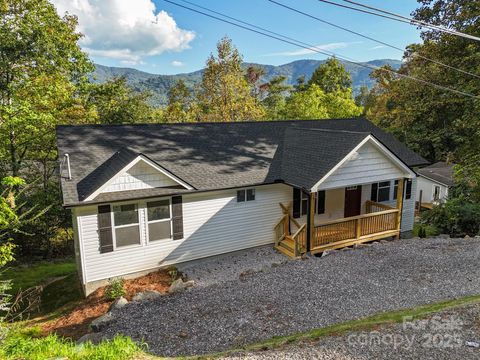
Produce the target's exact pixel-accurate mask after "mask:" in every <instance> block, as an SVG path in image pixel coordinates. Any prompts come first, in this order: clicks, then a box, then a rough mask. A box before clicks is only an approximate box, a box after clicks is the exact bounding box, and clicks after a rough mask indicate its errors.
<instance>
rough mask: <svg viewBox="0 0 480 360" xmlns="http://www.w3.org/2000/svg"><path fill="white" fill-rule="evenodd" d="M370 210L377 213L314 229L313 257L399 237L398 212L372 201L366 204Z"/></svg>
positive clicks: (334, 222)
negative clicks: (321, 253) (348, 247)
mask: <svg viewBox="0 0 480 360" xmlns="http://www.w3.org/2000/svg"><path fill="white" fill-rule="evenodd" d="M369 206H370V208H369ZM378 209H381V211H378ZM369 210H370V211H374V210H377V211H375V212H371V213H368V214H364V215H359V216H353V217H349V218H344V219H339V220H334V221H330V222H327V223H323V224H320V225H317V226H315V227H314V231H313V238H312V239H311V248H310V251H311V252H312V254H315V253H319V252H323V251H325V250H329V249H338V248H342V247H346V246H350V245H353V244H358V243H362V242H368V241H373V240H377V239H382V238H386V237H390V236H398V235H399V233H400V229H399V224H398V221H399V216H398V215H399V211H400V210H398V209H395V208H391V207H389V206H386V205H383V204H378V203H373V202H370V204H369V203H367V211H369Z"/></svg>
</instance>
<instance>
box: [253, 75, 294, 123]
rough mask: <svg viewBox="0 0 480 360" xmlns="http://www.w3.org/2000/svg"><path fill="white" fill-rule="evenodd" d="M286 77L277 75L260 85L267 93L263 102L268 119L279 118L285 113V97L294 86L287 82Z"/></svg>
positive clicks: (262, 90)
mask: <svg viewBox="0 0 480 360" xmlns="http://www.w3.org/2000/svg"><path fill="white" fill-rule="evenodd" d="M286 79H287V78H286V77H285V76H276V77H274V78H272V79H271V80H270V81H269V82H268V83H265V84H263V85H261V86H260V90H261V92H262V93H266V95H265V97H264V99H263V100H262V104H263V106H264V107H265V111H266V118H267V119H270V120H277V119H281V118H282V117H283V115H284V111H285V105H286V101H285V97H286V96H287V94H288V93H289V92H290V91H292V86H290V85H287V84H285V80H286Z"/></svg>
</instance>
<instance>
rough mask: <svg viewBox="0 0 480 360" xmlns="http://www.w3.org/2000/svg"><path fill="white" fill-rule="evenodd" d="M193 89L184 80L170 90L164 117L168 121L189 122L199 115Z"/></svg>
mask: <svg viewBox="0 0 480 360" xmlns="http://www.w3.org/2000/svg"><path fill="white" fill-rule="evenodd" d="M192 97H193V94H192V91H191V90H190V89H189V88H188V87H187V85H186V84H185V82H184V81H183V80H181V79H180V80H178V81H177V83H176V84H175V85H174V86H172V87H171V88H170V89H169V90H168V105H167V108H166V109H165V113H164V119H165V121H166V122H173V123H175V122H188V121H193V120H194V119H195V118H196V116H197V112H198V111H197V110H198V109H197V107H196V106H195V105H196V104H195V102H194V100H193V98H192Z"/></svg>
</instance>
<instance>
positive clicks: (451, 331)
mask: <svg viewBox="0 0 480 360" xmlns="http://www.w3.org/2000/svg"><path fill="white" fill-rule="evenodd" d="M479 319H480V304H475V305H469V306H465V307H458V308H454V309H449V310H444V311H441V312H438V313H435V314H432V315H430V316H428V317H425V318H422V319H419V320H416V321H413V322H411V321H408V322H405V323H404V324H394V325H385V326H382V327H380V328H377V329H375V330H374V331H369V332H367V331H361V332H360V331H352V332H348V333H346V334H345V335H343V336H328V337H322V338H320V339H319V340H317V341H309V342H306V341H305V342H301V343H296V344H294V345H289V346H285V347H283V348H279V349H274V350H269V351H256V352H250V353H238V354H234V355H231V356H228V357H225V358H222V359H225V360H226V359H228V360H240V359H242V360H274V359H288V360H310V359H321V360H368V359H379V360H380V359H385V360H390V359H403V360H405V359H411V360H417V359H435V360H440V359H442V360H467V359H472V360H473V359H479V358H480V348H479V347H477V346H479V345H480V322H479Z"/></svg>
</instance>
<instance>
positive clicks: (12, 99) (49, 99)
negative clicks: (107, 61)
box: [0, 0, 92, 176]
mask: <svg viewBox="0 0 480 360" xmlns="http://www.w3.org/2000/svg"><path fill="white" fill-rule="evenodd" d="M76 25H77V20H76V18H75V17H73V16H68V15H67V16H65V17H63V18H60V17H59V16H58V15H57V12H56V10H55V7H54V6H53V5H52V4H51V3H50V2H49V1H48V0H9V1H3V2H2V4H1V5H0V38H1V39H2V40H1V43H2V46H1V47H0V74H1V76H0V145H1V146H0V156H1V158H2V159H8V162H9V169H8V170H9V173H10V174H12V175H13V176H17V175H18V174H19V172H20V168H21V166H22V163H23V162H24V160H25V159H26V158H32V157H37V156H38V150H39V149H42V150H43V149H45V154H47V153H48V154H49V155H52V158H53V157H54V153H55V150H54V149H55V146H54V135H53V134H54V127H55V124H56V123H58V122H59V121H64V120H65V117H66V115H67V113H70V112H71V111H72V110H71V109H72V108H74V107H76V105H77V104H76V103H75V100H74V98H75V97H74V94H75V92H76V86H78V85H80V84H82V83H84V82H85V81H86V74H87V72H89V71H91V70H92V64H91V63H90V62H89V60H88V58H87V56H86V55H85V54H84V53H83V52H82V51H81V50H80V48H79V47H78V45H77V41H78V40H79V39H80V37H81V35H80V34H79V33H76V32H75V27H76Z"/></svg>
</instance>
